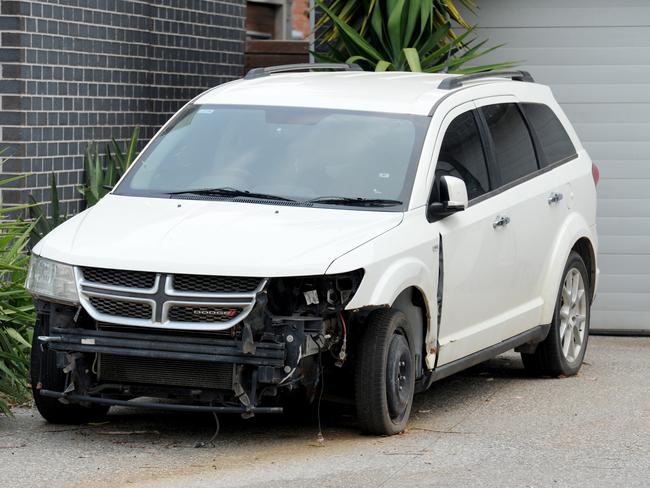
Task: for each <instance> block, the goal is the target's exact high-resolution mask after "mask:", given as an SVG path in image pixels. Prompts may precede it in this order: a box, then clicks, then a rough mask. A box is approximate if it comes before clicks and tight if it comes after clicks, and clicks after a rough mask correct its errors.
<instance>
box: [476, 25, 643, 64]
mask: <svg viewBox="0 0 650 488" xmlns="http://www.w3.org/2000/svg"><path fill="white" fill-rule="evenodd" d="M612 35H615V34H614V33H613V34H612ZM490 41H491V42H494V43H496V42H495V41H494V39H493V38H490ZM512 45H513V44H512V43H510V42H508V43H507V44H506V45H505V46H502V47H501V48H500V49H498V50H496V51H494V52H493V54H492V53H491V54H490V55H488V56H484V57H482V58H481V62H482V63H483V62H485V60H488V62H493V61H494V60H496V59H500V60H501V61H505V60H511V61H520V62H521V63H522V64H525V65H533V66H558V65H561V66H564V65H566V66H590V65H602V63H603V59H607V60H608V63H607V65H608V66H612V67H615V66H619V65H623V66H624V65H637V66H639V65H640V66H649V65H650V59H645V58H644V56H645V55H647V51H648V48H647V47H637V46H635V47H627V48H618V47H608V46H595V47H592V48H586V47H584V48H582V47H574V48H564V49H562V48H521V47H509V46H512Z"/></svg>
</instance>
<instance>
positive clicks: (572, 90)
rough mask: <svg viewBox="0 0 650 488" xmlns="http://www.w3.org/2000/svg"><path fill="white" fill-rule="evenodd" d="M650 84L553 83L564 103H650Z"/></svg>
mask: <svg viewBox="0 0 650 488" xmlns="http://www.w3.org/2000/svg"><path fill="white" fill-rule="evenodd" d="M648 88H650V84H645V83H643V84H642V83H613V84H603V85H584V84H580V83H572V84H568V83H561V84H554V85H553V93H554V94H555V98H556V99H557V101H558V102H559V103H560V104H562V103H566V102H572V103H650V90H649V89H648Z"/></svg>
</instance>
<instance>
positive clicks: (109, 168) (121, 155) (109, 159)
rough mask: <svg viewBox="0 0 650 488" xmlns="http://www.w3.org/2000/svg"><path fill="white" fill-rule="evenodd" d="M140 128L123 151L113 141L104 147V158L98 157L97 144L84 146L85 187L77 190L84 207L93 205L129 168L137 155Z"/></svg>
mask: <svg viewBox="0 0 650 488" xmlns="http://www.w3.org/2000/svg"><path fill="white" fill-rule="evenodd" d="M139 134H140V128H139V127H136V128H135V129H134V130H133V133H132V134H131V139H130V140H129V142H128V144H127V145H126V147H125V148H124V149H122V148H121V147H120V145H119V144H118V142H117V141H116V140H115V139H113V140H112V141H111V143H110V144H107V145H106V151H105V153H104V157H103V159H102V157H101V156H100V155H99V149H98V147H97V144H94V143H91V144H89V145H88V146H86V152H85V154H84V175H85V180H86V181H85V185H84V186H80V187H79V188H78V190H79V193H81V194H82V195H83V197H84V199H85V200H86V206H88V207H90V206H92V205H95V204H96V203H97V202H98V201H99V199H100V198H102V197H103V196H104V195H106V194H107V193H108V192H109V191H110V190H111V188H112V187H113V186H114V185H115V184H116V183H117V182H118V180H119V179H120V178H121V177H122V175H123V174H124V173H125V172H126V170H127V169H128V168H129V166H131V164H132V163H133V161H134V160H135V157H136V156H137V155H138V153H137V145H138V136H139Z"/></svg>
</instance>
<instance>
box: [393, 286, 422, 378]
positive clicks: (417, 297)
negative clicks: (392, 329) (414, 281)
mask: <svg viewBox="0 0 650 488" xmlns="http://www.w3.org/2000/svg"><path fill="white" fill-rule="evenodd" d="M391 308H394V309H395V310H399V311H400V312H402V313H403V314H404V315H406V320H407V322H408V324H409V330H408V331H407V340H408V341H409V346H411V348H413V349H414V356H415V361H416V362H415V364H416V378H419V377H421V376H422V375H423V373H424V370H425V369H426V358H427V350H426V349H427V348H426V337H427V333H428V329H429V323H430V321H431V311H430V309H429V304H428V301H427V298H426V296H425V294H424V291H423V290H422V289H420V288H418V287H417V286H409V287H407V288H406V289H404V290H403V291H402V292H401V293H400V294H399V295H398V296H397V298H396V299H395V301H394V302H393V303H392V304H391Z"/></svg>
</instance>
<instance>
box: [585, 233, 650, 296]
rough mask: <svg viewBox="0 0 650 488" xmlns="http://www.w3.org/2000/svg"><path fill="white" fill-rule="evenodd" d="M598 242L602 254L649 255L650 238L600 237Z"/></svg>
mask: <svg viewBox="0 0 650 488" xmlns="http://www.w3.org/2000/svg"><path fill="white" fill-rule="evenodd" d="M598 241H599V250H600V253H601V254H612V253H625V254H631V255H635V254H648V251H649V250H650V236H600V237H599V238H598ZM648 279H649V280H650V277H648ZM649 303H650V302H649Z"/></svg>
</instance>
